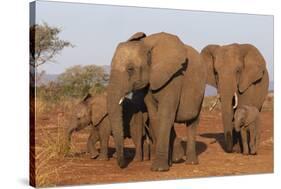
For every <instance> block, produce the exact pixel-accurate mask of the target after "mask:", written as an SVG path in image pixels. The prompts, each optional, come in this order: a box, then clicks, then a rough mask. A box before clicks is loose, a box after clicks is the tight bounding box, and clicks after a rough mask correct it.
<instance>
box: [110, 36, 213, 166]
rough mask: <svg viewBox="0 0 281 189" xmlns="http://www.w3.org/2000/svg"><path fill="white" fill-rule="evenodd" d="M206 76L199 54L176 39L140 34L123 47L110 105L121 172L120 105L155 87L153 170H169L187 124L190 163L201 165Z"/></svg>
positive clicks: (149, 99) (150, 102) (151, 104)
mask: <svg viewBox="0 0 281 189" xmlns="http://www.w3.org/2000/svg"><path fill="white" fill-rule="evenodd" d="M206 77H207V75H206V69H205V66H204V64H202V62H201V59H200V55H199V53H198V52H197V51H196V50H195V49H193V48H192V47H189V46H186V45H185V44H183V43H182V41H181V40H180V39H179V38H178V37H177V36H175V35H172V34H168V33H163V32H162V33H156V34H152V35H149V36H146V34H144V33H142V32H139V33H136V34H134V35H133V36H132V37H131V38H129V39H128V40H127V41H125V42H122V43H120V44H119V45H118V47H117V49H116V51H115V54H114V57H113V59H112V63H111V75H110V82H109V86H108V101H107V103H108V110H109V112H108V113H109V114H108V116H109V119H110V122H111V126H112V130H113V135H114V139H115V143H116V150H117V160H118V164H119V166H120V167H125V162H124V153H123V148H124V146H123V145H124V144H123V132H122V106H120V103H122V99H123V97H124V96H125V95H127V94H128V93H130V92H131V91H135V90H138V89H142V88H145V87H148V88H149V92H148V94H147V96H146V97H145V103H146V105H147V108H148V113H149V120H150V126H151V127H152V133H153V134H152V135H153V136H152V137H153V140H154V142H155V144H156V146H155V158H154V159H153V162H152V166H151V169H152V170H154V171H166V170H169V163H170V162H169V161H170V160H171V147H172V146H173V143H174V139H175V131H174V127H173V124H174V122H180V123H186V125H187V130H188V132H187V135H188V137H187V138H188V141H187V149H186V151H187V160H186V162H187V163H190V164H197V163H198V159H197V154H196V149H195V135H196V127H197V124H198V117H199V114H200V110H201V104H202V101H203V97H204V91H205V82H206Z"/></svg>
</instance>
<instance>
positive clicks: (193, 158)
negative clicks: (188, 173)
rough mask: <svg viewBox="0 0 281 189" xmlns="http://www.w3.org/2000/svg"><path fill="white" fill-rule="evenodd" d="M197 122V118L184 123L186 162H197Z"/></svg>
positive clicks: (193, 163)
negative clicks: (185, 130) (185, 131)
mask: <svg viewBox="0 0 281 189" xmlns="http://www.w3.org/2000/svg"><path fill="white" fill-rule="evenodd" d="M198 123H199V118H196V119H194V120H192V121H191V122H190V123H188V122H187V123H186V127H187V145H186V163H187V164H192V165H195V164H198V163H199V162H198V157H197V153H196V129H197V125H198Z"/></svg>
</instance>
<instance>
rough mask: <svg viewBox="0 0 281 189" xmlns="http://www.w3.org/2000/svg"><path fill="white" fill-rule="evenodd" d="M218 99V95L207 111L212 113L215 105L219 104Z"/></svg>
mask: <svg viewBox="0 0 281 189" xmlns="http://www.w3.org/2000/svg"><path fill="white" fill-rule="evenodd" d="M219 99H220V95H217V97H216V99H215V102H214V103H213V104H212V106H211V107H210V108H209V111H212V110H213V109H214V108H215V107H216V105H217V104H218V102H219Z"/></svg>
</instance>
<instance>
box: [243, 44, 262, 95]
mask: <svg viewBox="0 0 281 189" xmlns="http://www.w3.org/2000/svg"><path fill="white" fill-rule="evenodd" d="M240 54H241V59H242V61H243V62H244V64H243V69H242V71H241V75H240V79H239V86H238V88H239V92H241V93H243V92H244V91H245V90H246V89H247V88H248V87H249V86H250V85H251V84H253V83H255V82H257V81H258V80H260V79H261V78H262V77H263V74H264V71H265V69H266V65H265V60H264V58H263V56H262V55H261V53H260V52H259V50H258V49H257V48H255V47H254V46H252V45H248V44H244V45H240Z"/></svg>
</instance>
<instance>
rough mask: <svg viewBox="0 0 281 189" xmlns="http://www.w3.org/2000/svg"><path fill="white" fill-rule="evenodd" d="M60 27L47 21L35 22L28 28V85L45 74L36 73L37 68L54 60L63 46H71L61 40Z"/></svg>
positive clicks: (31, 84)
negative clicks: (52, 25)
mask: <svg viewBox="0 0 281 189" xmlns="http://www.w3.org/2000/svg"><path fill="white" fill-rule="evenodd" d="M60 32H61V29H59V28H57V27H51V26H49V25H48V24H47V23H43V24H41V25H40V24H35V25H33V26H31V27H30V28H29V55H30V56H29V57H30V79H31V80H30V86H31V87H34V86H35V82H34V80H36V81H39V80H40V78H42V76H43V75H44V74H45V72H44V71H42V72H40V73H38V71H37V68H38V67H39V66H41V65H43V64H45V63H46V62H55V59H54V58H55V56H56V55H57V54H59V53H60V52H61V50H62V49H63V48H65V47H73V45H72V44H71V43H70V42H69V41H65V40H61V39H60V38H59V36H58V35H59V33H60Z"/></svg>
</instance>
